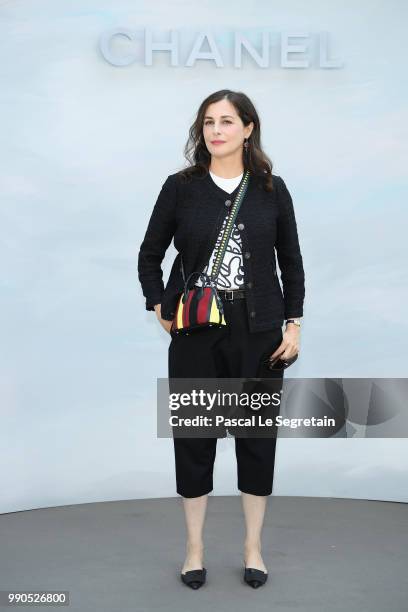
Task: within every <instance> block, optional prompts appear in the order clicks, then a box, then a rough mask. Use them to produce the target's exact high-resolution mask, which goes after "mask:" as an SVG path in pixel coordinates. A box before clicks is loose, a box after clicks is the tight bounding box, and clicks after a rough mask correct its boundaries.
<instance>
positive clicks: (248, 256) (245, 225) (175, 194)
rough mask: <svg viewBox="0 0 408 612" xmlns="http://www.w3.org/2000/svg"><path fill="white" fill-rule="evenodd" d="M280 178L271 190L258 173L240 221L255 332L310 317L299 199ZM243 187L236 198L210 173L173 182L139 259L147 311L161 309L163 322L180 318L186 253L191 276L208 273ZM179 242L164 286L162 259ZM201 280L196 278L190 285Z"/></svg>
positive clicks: (160, 202) (170, 180) (159, 200)
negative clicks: (305, 314) (296, 207)
mask: <svg viewBox="0 0 408 612" xmlns="http://www.w3.org/2000/svg"><path fill="white" fill-rule="evenodd" d="M272 181H273V185H274V189H273V191H272V192H267V191H265V190H264V189H263V187H262V184H261V181H260V179H259V177H256V176H254V175H252V174H251V176H250V179H249V185H248V189H247V192H246V194H245V197H244V200H243V202H242V204H241V208H240V210H239V212H238V216H237V219H236V221H235V225H236V226H237V228H238V230H239V231H240V233H241V240H242V251H243V263H244V277H245V285H244V288H245V292H246V296H247V297H246V304H247V310H248V324H249V329H250V331H251V332H258V331H266V330H269V329H273V328H275V327H278V326H282V325H283V321H284V319H288V318H292V317H294V318H295V317H301V316H303V302H304V296H305V276H304V270H303V261H302V255H301V252H300V247H299V240H298V233H297V224H296V219H295V213H294V208H293V202H292V198H291V195H290V193H289V191H288V189H287V187H286V184H285V182H284V180H283V179H282V178H281V177H280V176H278V175H276V174H273V175H272ZM238 189H239V186H238V187H237V188H236V189H235V190H234V191H233V192H232V193H228V192H226V191H224V190H223V189H222V188H221V187H219V186H218V185H217V184H216V183H215V182H214V181H213V179H212V178H211V175H210V174H207V175H205V176H204V177H200V178H198V177H195V178H193V179H192V180H191V181H190V182H188V183H185V182H184V181H183V177H182V176H181V175H180V174H179V173H175V174H170V175H169V176H168V177H167V179H166V180H165V182H164V184H163V185H162V188H161V191H160V193H159V195H158V198H157V201H156V204H155V206H154V208H153V212H152V214H151V217H150V221H149V224H148V227H147V230H146V234H145V236H144V239H143V242H142V244H141V246H140V250H139V256H138V276H139V281H140V283H141V286H142V291H143V295H144V296H145V298H146V309H147V310H154V305H155V304H161V315H162V318H163V319H167V320H171V319H172V318H173V315H174V312H175V309H176V306H177V300H178V297H179V295H180V293H181V291H182V290H183V287H184V282H183V277H182V273H181V266H180V263H181V255H182V257H183V264H184V270H185V275H186V277H188V275H189V274H190V273H191V272H194V271H200V272H201V271H202V269H203V268H204V266H205V265H206V263H207V262H208V261H209V258H210V256H211V253H212V250H213V248H214V246H215V242H216V239H217V236H218V233H219V231H220V229H221V226H222V221H223V219H224V217H225V215H226V214H227V212H228V210H229V207H230V206H231V202H233V201H234V199H235V196H236V195H237V193H238ZM172 239H174V246H175V248H176V250H177V251H178V255H177V257H176V258H175V260H174V262H173V266H172V269H171V272H170V276H169V278H168V281H167V284H166V286H164V283H163V271H162V269H161V262H162V261H163V258H164V256H165V253H166V250H167V248H168V247H169V245H170V243H171V240H172ZM275 254H276V256H277V260H278V264H279V269H280V277H281V281H282V287H281V284H280V282H279V279H278V274H277V268H276V257H275ZM197 278H198V277H197V276H193V277H192V278H191V279H190V282H189V287H192V286H193V285H194V284H195V282H196V280H197ZM282 289H283V291H282Z"/></svg>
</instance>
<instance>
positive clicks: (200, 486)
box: [168, 298, 283, 497]
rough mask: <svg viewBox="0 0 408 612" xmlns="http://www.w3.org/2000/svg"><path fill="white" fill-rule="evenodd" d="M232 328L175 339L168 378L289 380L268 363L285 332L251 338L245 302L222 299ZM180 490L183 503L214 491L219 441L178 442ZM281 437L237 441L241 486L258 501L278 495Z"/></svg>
mask: <svg viewBox="0 0 408 612" xmlns="http://www.w3.org/2000/svg"><path fill="white" fill-rule="evenodd" d="M222 301H223V305H224V316H225V320H226V323H227V325H226V326H225V327H221V328H215V327H210V328H207V329H203V330H199V331H197V332H192V333H190V334H189V335H188V336H185V335H182V334H174V333H172V334H171V342H170V345H169V350H168V376H169V379H171V378H241V377H254V378H256V377H263V376H264V375H265V376H269V377H276V378H281V379H282V378H283V370H273V371H269V370H267V369H265V366H262V360H263V359H265V358H267V357H268V356H269V355H271V354H272V353H273V352H274V351H275V350H276V348H277V347H278V346H279V345H280V343H281V342H282V328H281V327H280V326H279V327H276V328H275V329H271V330H269V331H262V332H255V333H250V331H249V326H248V319H247V317H248V315H247V306H246V300H245V298H240V299H236V300H233V301H231V300H226V299H224V298H223V299H222ZM173 444H174V459H175V472H176V485H177V486H176V489H177V493H178V494H179V495H182V496H183V497H199V496H201V495H205V494H207V493H209V492H210V491H212V490H213V471H214V461H215V455H216V446H217V438H216V437H212V438H204V437H194V438H188V437H185V438H183V437H174V436H173ZM275 449H276V437H269V438H248V437H235V455H236V461H237V486H238V489H239V490H240V491H241V492H244V493H250V494H252V495H270V494H271V493H272V485H273V475H274V466H275Z"/></svg>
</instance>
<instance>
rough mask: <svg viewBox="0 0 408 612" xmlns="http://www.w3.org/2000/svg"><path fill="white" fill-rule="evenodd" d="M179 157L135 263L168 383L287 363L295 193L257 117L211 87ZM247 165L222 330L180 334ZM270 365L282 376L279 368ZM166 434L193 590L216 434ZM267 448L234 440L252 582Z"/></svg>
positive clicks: (293, 301) (246, 104)
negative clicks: (276, 165)
mask: <svg viewBox="0 0 408 612" xmlns="http://www.w3.org/2000/svg"><path fill="white" fill-rule="evenodd" d="M184 152H185V156H186V158H187V160H188V161H189V166H188V167H187V168H184V169H183V170H181V171H179V172H177V173H175V174H172V175H169V176H168V177H167V179H166V181H165V182H164V184H163V186H162V189H161V192H160V194H159V196H158V199H157V202H156V204H155V207H154V210H153V212H152V215H151V218H150V221H149V225H148V228H147V231H146V234H145V237H144V240H143V242H142V245H141V247H140V252H139V260H138V273H139V280H140V283H141V285H142V290H143V295H144V296H145V298H146V309H147V310H155V312H156V315H157V318H158V320H159V322H160V324H161V325H162V326H163V327H164V329H165V330H166V331H167V332H169V333H170V334H171V342H170V346H169V379H171V378H193V377H203V378H207V377H208V378H211V377H214V378H221V377H236V378H240V377H256V376H259V375H260V372H261V373H262V375H263V371H262V365H261V364H262V362H263V360H264V359H265V357H267V358H268V357H269V359H270V360H275V359H276V358H277V357H280V358H281V359H289V358H291V357H294V356H295V355H297V354H298V352H299V336H300V320H299V319H300V317H302V316H303V301H304V295H305V288H304V271H303V262H302V255H301V252H300V247H299V242H298V235H297V225H296V220H295V214H294V209H293V203H292V198H291V196H290V194H289V191H288V189H287V187H286V185H285V183H284V181H283V179H282V178H281V177H280V176H277V175H275V174H272V163H271V161H270V159H269V158H268V157H267V156H266V154H265V153H264V152H263V151H262V148H261V129H260V120H259V117H258V114H257V112H256V110H255V107H254V105H253V104H252V102H251V101H250V99H249V98H248V97H247V96H246V95H245V94H243V93H241V92H233V91H231V90H221V91H217V92H215V93H213V94H212V95H210V96H209V97H207V98H206V99H205V100H204V101H203V102H202V104H201V106H200V108H199V110H198V113H197V116H196V119H195V121H194V124H193V125H192V127H191V128H190V133H189V140H188V142H187V144H186V147H185V151H184ZM246 170H249V171H250V179H249V184H248V188H247V191H246V194H245V196H244V199H243V201H242V204H241V208H240V209H239V212H238V216H237V218H236V220H235V224H234V228H233V233H232V234H231V237H230V239H229V242H228V245H227V250H226V253H225V256H224V260H223V265H222V268H221V270H220V273H219V275H218V277H217V287H218V293H219V295H220V296H221V299H222V304H223V307H224V315H225V320H226V322H227V325H226V326H224V327H223V328H207V329H205V330H200V331H199V332H196V333H191V334H189V335H188V336H186V335H182V334H180V335H178V334H176V333H174V330H173V329H171V327H172V320H173V317H174V314H175V311H176V307H177V303H178V299H179V296H180V293H181V291H182V290H183V287H184V279H185V278H188V277H189V275H190V274H191V273H192V272H195V271H198V272H200V271H204V272H205V271H210V270H211V265H212V262H213V260H214V257H215V255H216V252H217V248H218V246H219V243H220V235H221V234H222V232H223V229H224V227H225V220H226V217H227V215H228V210H229V208H230V207H231V205H232V203H233V202H234V198H235V196H236V195H237V193H238V191H239V187H240V184H241V181H242V177H243V175H244V172H245V171H246ZM173 238H174V245H175V248H176V249H177V251H178V255H177V257H176V259H175V261H174V263H173V267H172V269H171V272H170V276H169V279H168V282H167V284H166V287H164V284H163V280H162V276H163V274H162V269H161V262H162V260H163V258H164V255H165V252H166V250H167V248H168V246H169V244H170V242H171V240H172V239H173ZM275 250H276V255H277V258H278V263H279V267H280V271H281V280H282V287H283V293H282V290H281V286H280V283H279V280H278V278H277V271H276V260H275ZM183 273H184V274H183ZM201 283H202V280H201V277H199V275H197V276H194V275H193V277H191V278H190V281H189V285H188V288H191V287H193V286H194V285H200V284H201ZM284 320H286V326H285V331H284V333H282V326H283V323H284ZM274 372H276V371H274ZM277 372H278V375H279V376H281V377H282V376H283V370H282V369H281V370H278V371H277ZM272 375H273V374H272ZM173 441H174V452H175V467H176V482H177V493H178V494H180V495H182V497H183V506H184V511H185V518H186V526H187V546H186V552H187V554H186V558H185V561H184V565H183V567H182V570H181V579H182V580H183V582H184V583H185V584H188V585H189V586H190V587H192V588H199V587H200V586H201V585H202V584H204V582H205V579H206V568H204V567H203V550H204V547H203V526H204V520H205V513H206V507H207V499H208V497H207V496H208V493H209V492H210V491H211V490H212V488H213V480H212V477H213V466H214V459H215V451H216V442H217V438H180V437H179V438H175V437H174V438H173ZM275 445H276V439H275V438H264V439H260V438H253V439H251V438H244V437H242V438H237V437H236V438H235V450H236V457H237V467H238V489H239V490H240V491H241V493H242V504H243V510H244V515H245V523H246V537H245V542H244V562H245V565H244V569H245V571H244V579H245V581H246V582H247V583H248V584H249V585H250V586H252V587H254V588H256V587H258V586H260V585H262V584H264V583H265V581H266V579H267V575H268V574H267V568H266V567H265V564H264V562H263V559H262V555H261V530H262V525H263V520H264V514H265V509H266V502H267V498H268V496H269V495H270V494H271V492H272V482H273V470H274V457H275Z"/></svg>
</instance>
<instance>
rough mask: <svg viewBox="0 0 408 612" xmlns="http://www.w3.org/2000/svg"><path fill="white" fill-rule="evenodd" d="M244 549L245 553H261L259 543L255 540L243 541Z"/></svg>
mask: <svg viewBox="0 0 408 612" xmlns="http://www.w3.org/2000/svg"><path fill="white" fill-rule="evenodd" d="M244 548H245V551H253V550H257V551H258V552H261V541H260V540H258V539H255V540H249V539H247V540H245V543H244Z"/></svg>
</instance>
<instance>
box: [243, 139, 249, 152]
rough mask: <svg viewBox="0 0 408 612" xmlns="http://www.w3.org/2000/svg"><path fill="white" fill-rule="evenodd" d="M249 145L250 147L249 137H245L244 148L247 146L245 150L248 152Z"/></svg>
mask: <svg viewBox="0 0 408 612" xmlns="http://www.w3.org/2000/svg"><path fill="white" fill-rule="evenodd" d="M248 147H249V142H248V138H245V140H244V148H245V152H246V153H247V152H248Z"/></svg>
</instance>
